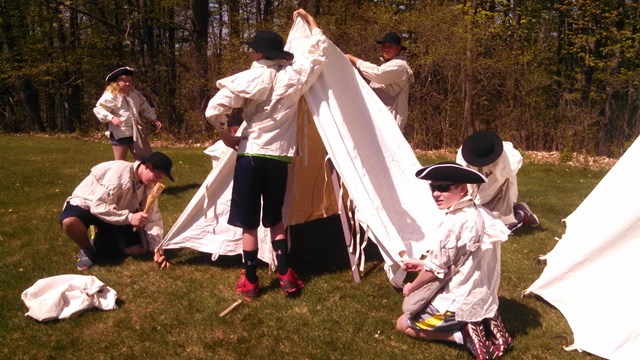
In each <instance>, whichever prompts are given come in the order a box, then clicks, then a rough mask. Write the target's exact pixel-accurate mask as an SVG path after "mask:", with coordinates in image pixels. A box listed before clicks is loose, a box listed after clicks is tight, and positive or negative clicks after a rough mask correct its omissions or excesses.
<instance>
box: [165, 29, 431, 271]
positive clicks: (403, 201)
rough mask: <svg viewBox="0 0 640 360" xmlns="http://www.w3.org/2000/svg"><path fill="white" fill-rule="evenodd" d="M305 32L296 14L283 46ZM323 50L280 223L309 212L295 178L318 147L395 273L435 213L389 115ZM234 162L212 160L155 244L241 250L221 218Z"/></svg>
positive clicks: (264, 237)
mask: <svg viewBox="0 0 640 360" xmlns="http://www.w3.org/2000/svg"><path fill="white" fill-rule="evenodd" d="M309 37H310V31H309V29H308V27H307V25H306V24H305V23H304V22H303V21H301V20H300V19H298V20H297V21H296V22H295V23H294V26H293V27H292V29H291V31H290V33H289V37H288V41H287V49H288V50H289V51H291V52H292V53H294V54H296V44H299V43H300V42H304V41H308V39H309ZM327 52H328V54H327V62H326V64H325V67H324V68H323V71H322V74H321V75H320V77H319V78H318V79H317V80H316V81H315V82H314V83H313V85H312V86H311V88H310V89H309V90H308V92H307V93H306V94H305V96H304V97H305V99H306V104H307V106H308V114H311V116H312V120H313V121H312V122H311V120H310V119H306V120H305V116H304V115H305V113H307V111H301V113H300V114H299V116H301V117H302V121H301V122H299V131H298V134H299V137H298V145H299V150H298V152H299V153H300V155H299V156H298V157H297V159H296V161H295V163H294V165H293V168H290V179H289V180H290V181H289V185H288V189H287V191H288V195H287V197H288V201H287V204H288V206H287V208H286V209H285V222H286V223H287V224H288V225H291V224H296V223H300V222H304V221H307V220H309V219H310V218H312V217H310V216H308V215H305V214H301V213H300V212H301V210H300V208H302V207H305V206H304V205H305V203H309V202H310V201H311V202H314V201H312V200H310V199H309V192H313V191H312V190H310V189H309V188H308V187H309V186H308V183H309V181H307V180H304V181H299V180H298V179H296V178H297V176H298V172H299V169H300V168H301V167H305V166H310V163H311V162H312V160H311V157H312V156H314V155H317V153H318V152H321V153H322V154H324V152H325V151H326V153H327V157H328V159H330V160H331V162H332V163H333V165H334V166H335V168H336V170H337V173H338V174H339V175H340V177H341V180H342V183H343V186H344V187H345V188H346V190H347V192H348V194H349V198H350V199H351V201H352V204H353V205H354V208H355V217H354V219H355V221H356V223H357V224H359V225H361V226H363V227H364V229H365V230H366V231H367V234H368V235H369V237H370V238H371V239H372V240H373V241H374V242H375V243H376V244H377V245H378V247H379V249H380V251H381V253H382V255H383V257H384V259H385V262H386V263H387V264H388V265H389V267H390V268H393V270H394V271H393V274H397V272H396V271H395V270H397V269H399V266H398V262H399V261H400V259H401V258H402V256H403V255H406V256H413V255H420V254H422V253H423V252H424V251H425V250H426V249H427V247H428V245H429V244H430V243H431V240H430V239H429V235H430V234H429V231H428V229H434V228H435V226H436V225H437V224H438V223H439V222H440V221H441V219H442V216H443V214H442V212H441V211H440V210H438V209H437V207H436V205H435V203H434V201H433V199H432V197H431V193H430V192H429V188H428V186H427V184H426V182H424V181H421V180H418V179H416V178H415V176H414V173H415V171H416V170H417V169H419V168H420V163H419V162H418V160H417V159H416V157H415V154H414V152H413V150H412V149H411V147H410V145H409V144H408V143H407V141H406V140H405V138H404V136H403V135H402V133H401V132H400V130H399V128H398V126H397V125H396V123H395V120H394V118H393V116H392V115H391V114H390V113H389V111H388V110H387V108H386V107H385V106H384V104H382V102H381V101H380V100H379V99H378V97H377V96H376V95H375V94H374V93H373V91H372V90H371V89H370V88H369V86H368V85H367V84H366V83H365V82H364V80H362V78H361V77H360V76H359V75H358V74H357V72H356V70H354V69H353V67H352V66H351V64H350V63H349V61H348V60H347V59H346V57H345V56H344V54H343V53H342V52H341V51H340V50H339V49H338V48H337V47H336V46H335V45H333V44H332V43H330V44H329V46H328V49H327ZM301 107H302V109H303V110H304V105H303V106H301ZM299 111H300V110H299ZM315 131H317V133H318V134H319V138H320V139H321V145H323V146H320V145H318V147H319V148H318V147H315V148H314V147H313V146H314V145H313V142H312V141H310V139H312V138H313V137H312V135H311V134H312V133H314V132H315ZM234 163H235V154H234V152H233V151H228V152H227V153H226V154H224V155H223V156H222V157H221V158H220V160H219V161H218V163H217V164H216V166H215V167H214V169H213V171H212V172H211V173H210V174H209V176H208V177H207V179H206V180H205V181H204V183H203V185H202V187H201V188H200V189H199V191H198V192H197V193H196V195H195V196H194V198H193V199H192V200H191V202H190V203H189V205H188V206H187V208H186V209H185V210H184V212H183V213H182V215H181V216H180V217H179V219H178V220H177V221H176V223H175V224H174V226H173V227H172V229H171V230H170V231H169V232H168V233H167V236H166V237H165V239H164V243H163V245H162V247H164V248H179V247H189V248H193V249H196V250H200V251H204V252H208V253H212V257H213V258H214V259H215V258H216V257H217V256H218V255H233V254H240V253H241V252H242V244H241V242H240V238H241V231H240V229H238V228H234V227H231V226H229V225H227V224H226V221H227V217H228V211H229V200H230V197H231V181H232V179H233V168H234ZM324 168H325V164H324V159H320V165H319V169H320V170H321V174H319V175H315V177H313V178H314V179H315V180H314V181H313V182H321V183H322V184H320V185H321V186H320V188H321V189H323V190H321V191H324V192H327V191H328V192H333V188H332V187H328V185H330V179H327V178H326V175H325V172H324V171H322V170H323V169H324ZM329 189H330V190H329ZM313 196H316V195H313ZM331 196H333V197H334V198H335V195H334V194H331ZM320 198H324V199H327V196H326V194H325V196H320ZM301 205H302V206H301ZM319 205H320V204H319ZM325 210H326V209H325ZM333 213H335V207H334V210H333ZM324 215H331V213H327V212H326V211H325V212H324ZM259 236H260V253H259V257H260V258H261V259H263V260H265V261H269V262H272V260H271V254H270V251H271V245H270V241H269V237H268V232H266V231H264V229H262V231H261V232H260V233H259Z"/></svg>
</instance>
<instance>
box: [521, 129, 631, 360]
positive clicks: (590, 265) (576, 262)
mask: <svg viewBox="0 0 640 360" xmlns="http://www.w3.org/2000/svg"><path fill="white" fill-rule="evenodd" d="M638 163H640V141H639V140H638V139H636V141H635V142H634V143H633V145H632V146H631V147H630V148H629V149H628V150H627V152H626V153H625V154H624V156H622V158H620V160H619V161H618V162H617V163H616V165H615V166H614V167H613V168H612V169H611V170H610V171H609V172H608V173H607V175H606V176H605V177H604V178H603V179H602V181H600V183H599V184H598V185H597V186H596V187H595V189H594V190H593V191H592V192H591V193H590V194H589V196H587V198H586V199H585V200H584V201H583V202H582V204H580V206H579V207H578V208H577V209H576V210H575V211H574V212H573V213H572V214H571V215H570V216H569V217H567V219H566V225H567V228H566V231H565V234H564V235H563V236H562V238H561V239H560V241H559V242H558V243H557V245H556V246H555V247H554V249H553V250H552V251H551V252H550V253H549V254H547V256H546V258H547V266H546V267H545V269H544V271H543V273H542V274H541V275H540V277H539V278H538V280H536V281H535V282H534V283H533V284H532V285H531V286H530V287H529V288H528V289H527V290H526V291H525V293H535V294H538V295H540V296H542V297H543V298H544V299H545V300H546V301H548V302H549V303H551V304H552V305H553V306H555V307H556V308H557V309H558V310H560V311H561V312H562V314H563V315H564V316H565V318H566V319H567V322H568V323H569V325H570V326H571V330H572V331H573V335H574V342H575V343H574V345H575V347H576V348H578V349H581V350H584V351H587V352H590V353H592V354H595V355H598V356H601V357H604V358H608V359H637V357H638V354H640V308H639V307H638V305H637V304H638V302H639V300H640V299H639V295H638V294H640V285H639V284H640V283H639V282H638V281H637V277H638V275H640V270H638V266H637V265H636V264H637V262H638V254H640V201H638V199H637V195H636V194H635V188H634V187H633V186H630V185H629V181H630V179H634V178H636V177H637V166H638ZM624 189H630V190H631V191H632V192H633V195H632V196H631V197H629V196H626V192H624ZM597 314H600V315H597Z"/></svg>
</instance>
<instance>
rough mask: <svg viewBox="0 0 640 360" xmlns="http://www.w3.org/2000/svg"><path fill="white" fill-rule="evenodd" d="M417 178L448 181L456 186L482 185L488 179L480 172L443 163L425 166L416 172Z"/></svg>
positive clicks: (456, 164) (452, 163) (455, 164)
mask: <svg viewBox="0 0 640 360" xmlns="http://www.w3.org/2000/svg"><path fill="white" fill-rule="evenodd" d="M416 177H417V178H418V179H422V180H432V181H448V182H452V183H454V184H482V183H485V182H487V178H486V177H484V175H482V174H480V173H479V172H477V171H475V170H472V169H469V168H466V167H464V166H462V165H460V164H458V163H454V162H441V163H437V164H433V165H429V166H425V167H423V168H421V169H420V170H418V171H416Z"/></svg>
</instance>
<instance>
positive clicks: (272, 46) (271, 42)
mask: <svg viewBox="0 0 640 360" xmlns="http://www.w3.org/2000/svg"><path fill="white" fill-rule="evenodd" d="M245 44H247V45H248V46H249V47H250V48H252V49H253V50H255V51H259V52H261V53H263V54H264V56H266V57H268V58H271V59H283V60H289V61H290V60H293V54H292V53H290V52H288V51H285V50H284V40H283V39H282V36H280V34H278V33H277V32H275V31H270V30H260V31H258V32H256V34H255V36H254V37H253V39H252V40H251V41H247V42H246V43H245Z"/></svg>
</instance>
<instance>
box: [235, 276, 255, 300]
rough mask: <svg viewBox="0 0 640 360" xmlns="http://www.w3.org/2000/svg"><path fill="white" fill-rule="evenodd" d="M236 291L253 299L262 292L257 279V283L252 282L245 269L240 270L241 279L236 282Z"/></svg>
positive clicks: (248, 298)
mask: <svg viewBox="0 0 640 360" xmlns="http://www.w3.org/2000/svg"><path fill="white" fill-rule="evenodd" d="M236 293H238V294H242V296H244V297H245V298H246V299H247V300H251V299H253V298H255V297H256V296H258V294H259V293H260V285H259V284H258V282H257V281H256V283H255V284H252V283H250V282H249V280H247V277H246V276H245V274H244V270H242V271H240V279H238V282H237V283H236Z"/></svg>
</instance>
